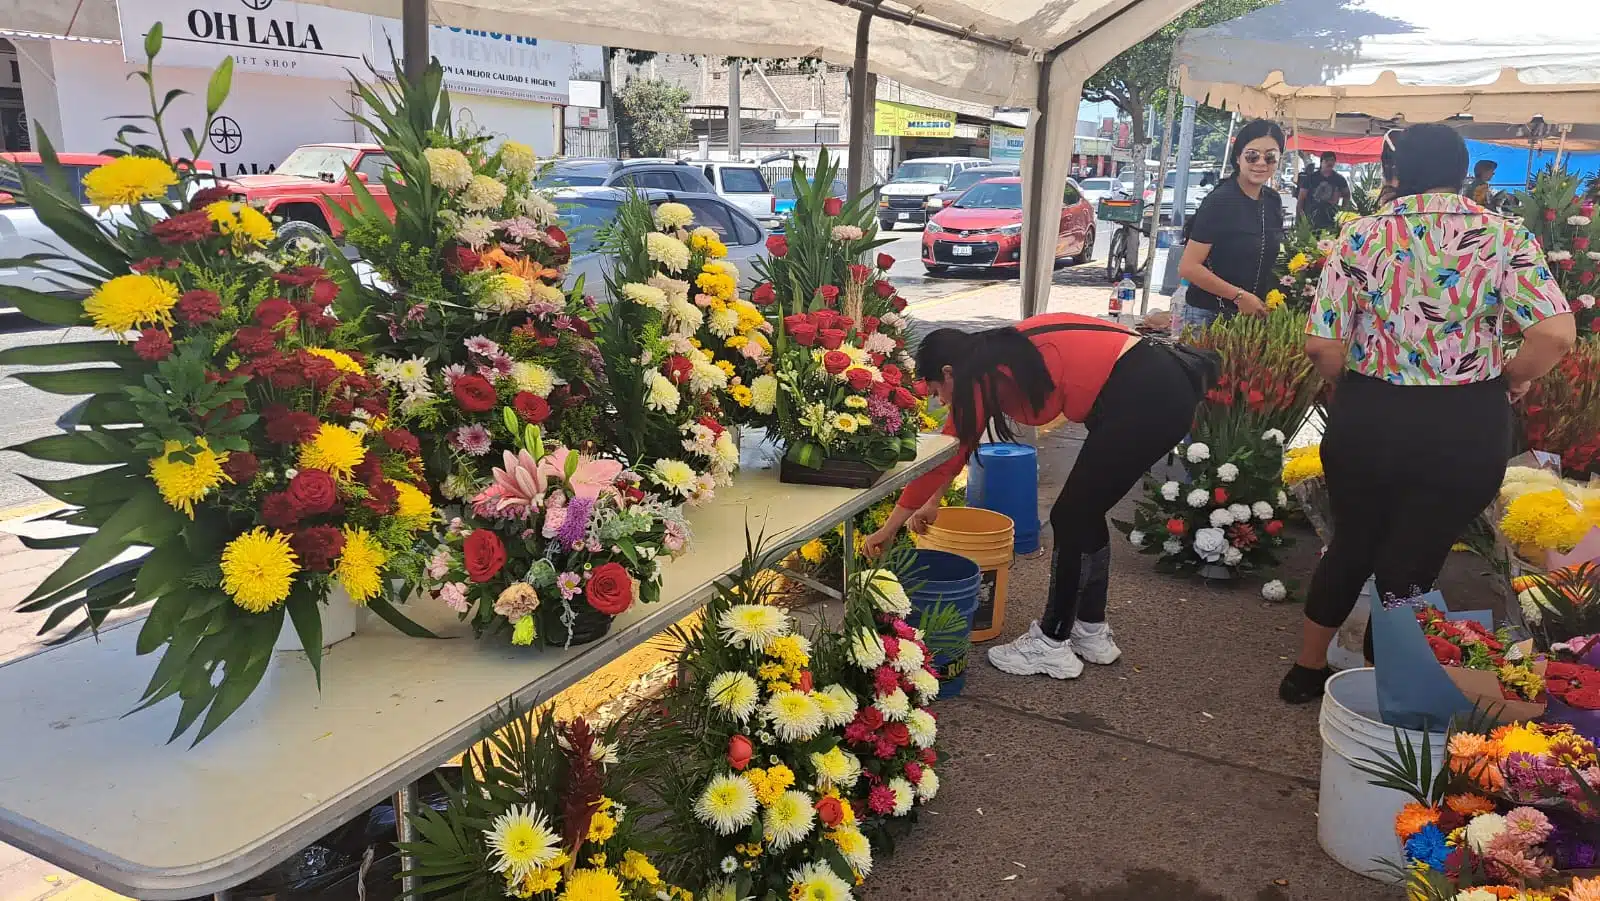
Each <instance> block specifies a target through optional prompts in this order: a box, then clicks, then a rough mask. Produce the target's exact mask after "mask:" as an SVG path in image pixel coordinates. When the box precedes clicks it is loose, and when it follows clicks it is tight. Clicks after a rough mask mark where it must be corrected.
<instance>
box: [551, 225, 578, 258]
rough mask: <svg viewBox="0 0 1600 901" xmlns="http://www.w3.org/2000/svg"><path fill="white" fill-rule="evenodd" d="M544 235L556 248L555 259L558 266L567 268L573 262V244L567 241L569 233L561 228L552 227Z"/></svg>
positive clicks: (552, 248) (553, 248) (554, 249)
mask: <svg viewBox="0 0 1600 901" xmlns="http://www.w3.org/2000/svg"><path fill="white" fill-rule="evenodd" d="M544 235H545V237H546V238H548V239H549V240H550V243H551V244H553V245H554V246H553V247H551V248H550V249H551V250H553V251H555V253H554V255H553V258H554V261H555V264H556V265H557V266H565V265H566V264H567V263H570V262H572V242H571V241H569V240H568V239H567V233H566V231H565V230H563V229H562V228H561V227H560V226H557V225H552V226H550V227H549V228H547V229H545V230H544Z"/></svg>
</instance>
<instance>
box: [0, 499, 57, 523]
mask: <svg viewBox="0 0 1600 901" xmlns="http://www.w3.org/2000/svg"><path fill="white" fill-rule="evenodd" d="M66 506H67V505H66V504H63V503H61V502H60V501H58V500H54V499H49V500H42V501H34V502H33V503H31V504H18V505H16V506H15V507H6V508H5V509H0V522H7V521H10V520H13V519H24V518H27V517H30V516H42V515H43V514H45V513H54V512H55V511H57V510H60V509H62V508H64V507H66Z"/></svg>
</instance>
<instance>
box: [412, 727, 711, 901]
mask: <svg viewBox="0 0 1600 901" xmlns="http://www.w3.org/2000/svg"><path fill="white" fill-rule="evenodd" d="M614 732H615V730H613V734H612V735H606V734H602V732H601V731H600V730H597V729H596V728H595V727H594V726H592V725H591V724H589V723H588V722H586V721H584V720H582V719H577V720H573V721H571V722H557V721H556V720H555V718H554V716H553V715H552V714H551V713H550V712H549V711H548V710H546V711H544V712H543V713H540V714H538V715H537V716H536V715H534V714H531V713H529V714H521V715H519V714H516V713H515V712H511V713H509V714H507V715H505V716H503V717H500V718H498V719H497V721H496V722H495V723H494V724H492V727H491V728H489V729H486V730H485V732H484V735H483V740H482V742H480V743H479V744H477V745H475V746H474V747H473V749H472V750H470V751H468V752H467V760H466V761H465V763H466V765H465V766H462V767H461V769H460V773H461V781H462V784H461V787H460V788H459V789H447V799H448V800H447V803H446V804H445V806H444V807H443V809H440V810H435V809H433V808H425V809H423V810H422V811H421V812H420V813H418V814H415V815H413V816H412V817H411V820H412V823H413V825H415V826H416V831H417V839H416V840H415V841H413V842H408V843H404V844H402V845H400V846H399V848H400V850H401V851H402V852H403V853H404V854H405V855H406V861H407V862H406V875H412V876H415V877H416V878H417V879H418V881H419V885H420V889H421V893H422V894H425V895H430V896H431V895H435V894H444V893H452V894H454V893H459V894H462V895H463V896H467V897H475V898H491V897H501V896H503V897H507V898H521V899H536V901H573V899H584V901H658V899H665V901H692V898H693V896H692V895H691V894H690V893H689V892H687V891H685V890H684V889H682V888H681V887H679V886H676V885H672V884H670V883H668V882H666V881H665V880H664V879H663V878H662V876H661V871H660V870H659V869H658V868H657V867H656V865H655V863H653V862H652V861H651V860H650V858H649V857H648V856H647V855H646V854H645V852H644V851H643V850H642V848H644V847H646V845H645V844H644V841H645V840H646V839H647V836H645V835H643V832H642V827H641V826H640V824H639V819H640V818H639V817H637V816H633V815H631V810H630V808H631V806H632V805H630V804H628V803H627V800H628V796H627V795H626V794H624V792H626V791H627V790H628V789H629V787H630V786H629V784H628V779H627V778H626V775H625V774H623V773H622V772H621V771H622V770H623V769H624V768H623V767H619V766H618V763H619V754H618V747H617V745H616V744H615V743H614V742H615V739H616V737H615V734H614Z"/></svg>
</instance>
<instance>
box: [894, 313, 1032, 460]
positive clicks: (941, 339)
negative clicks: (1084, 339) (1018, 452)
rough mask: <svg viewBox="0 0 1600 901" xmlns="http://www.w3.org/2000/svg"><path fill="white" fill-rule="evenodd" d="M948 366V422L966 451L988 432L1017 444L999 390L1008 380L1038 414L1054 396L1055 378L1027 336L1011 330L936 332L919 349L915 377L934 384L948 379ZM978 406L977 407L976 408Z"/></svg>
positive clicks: (936, 330) (1009, 328)
mask: <svg viewBox="0 0 1600 901" xmlns="http://www.w3.org/2000/svg"><path fill="white" fill-rule="evenodd" d="M946 366H948V367H950V375H951V380H952V382H953V383H954V390H953V391H952V392H951V394H950V418H951V422H953V423H954V424H955V431H956V437H957V438H959V439H960V440H961V443H962V444H963V445H964V446H967V447H971V446H973V445H976V444H977V443H978V442H979V440H981V439H982V438H983V435H984V433H985V432H992V433H993V434H994V436H995V438H996V439H998V440H1000V441H1015V440H1016V434H1015V433H1014V432H1013V431H1012V430H1011V422H1010V420H1008V419H1007V418H1006V415H1005V412H1004V410H1002V409H1001V406H1000V386H1001V384H1002V383H1003V382H1005V381H1009V382H1011V384H1012V385H1014V386H1015V387H1016V390H1017V392H1018V393H1020V394H1021V395H1022V396H1023V398H1024V399H1026V400H1027V402H1028V404H1029V405H1030V406H1032V407H1033V409H1034V411H1035V412H1038V411H1041V410H1043V409H1044V405H1045V404H1046V403H1047V402H1048V401H1049V400H1050V394H1051V393H1052V392H1054V391H1055V389H1056V383H1055V379H1052V378H1051V377H1050V369H1049V367H1048V366H1046V365H1045V362H1044V354H1041V353H1040V352H1039V348H1037V347H1035V346H1034V344H1033V342H1032V341H1030V340H1028V338H1027V336H1026V335H1023V334H1022V333H1021V332H1019V331H1017V329H1016V328H1015V327H1013V326H1009V325H1008V326H1005V327H1004V328H992V329H987V330H985V331H981V332H963V331H960V330H958V329H953V328H942V329H935V330H934V331H932V332H930V333H928V335H927V336H926V337H924V338H923V339H922V343H921V345H920V346H918V348H917V374H918V375H920V376H921V377H923V378H925V379H928V380H930V381H939V380H941V379H943V378H944V368H945V367H946ZM974 401H977V403H974ZM979 404H981V405H982V406H983V419H982V420H981V421H980V420H979V418H978V405H979Z"/></svg>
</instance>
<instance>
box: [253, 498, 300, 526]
mask: <svg viewBox="0 0 1600 901" xmlns="http://www.w3.org/2000/svg"><path fill="white" fill-rule="evenodd" d="M261 522H262V524H263V525H265V526H266V527H267V528H269V529H278V530H280V531H288V530H290V529H293V528H294V527H295V526H297V525H299V524H300V508H299V507H296V506H295V505H294V499H293V498H291V497H289V493H288V492H286V491H278V492H274V493H273V494H269V495H267V496H266V497H265V498H263V499H262V501H261Z"/></svg>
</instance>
